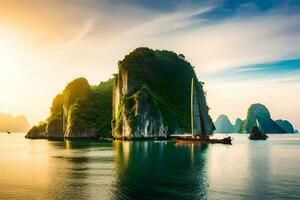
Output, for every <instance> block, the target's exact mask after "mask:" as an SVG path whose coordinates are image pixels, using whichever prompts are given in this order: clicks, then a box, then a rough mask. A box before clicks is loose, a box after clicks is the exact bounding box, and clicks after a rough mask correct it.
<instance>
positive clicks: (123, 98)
mask: <svg viewBox="0 0 300 200" xmlns="http://www.w3.org/2000/svg"><path fill="white" fill-rule="evenodd" d="M115 77H116V78H115V82H114V88H113V120H112V131H113V136H114V137H115V138H123V137H128V138H133V137H154V136H155V137H156V136H166V135H167V134H174V133H183V132H190V131H191V126H190V122H191V117H190V108H191V106H190V102H191V98H190V94H191V79H192V78H194V79H195V83H196V84H195V92H194V94H195V98H194V99H195V101H194V102H195V103H194V110H195V117H196V126H197V127H198V130H200V131H198V133H197V134H198V135H199V134H204V135H210V134H211V133H212V131H213V129H214V126H213V124H212V120H211V118H210V116H209V114H208V106H207V104H206V97H205V94H204V91H203V84H202V83H200V82H199V81H198V79H197V77H196V75H195V72H194V69H193V67H192V66H191V65H190V63H188V62H187V61H186V60H185V58H184V57H183V56H182V55H177V54H176V53H174V52H171V51H159V50H156V51H153V50H151V49H148V48H138V49H136V50H135V51H133V52H131V53H130V54H129V55H127V56H125V58H124V59H123V60H122V61H120V62H119V73H118V74H117V75H116V76H115ZM196 115H197V116H196Z"/></svg>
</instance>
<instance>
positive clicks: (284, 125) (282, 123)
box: [275, 119, 295, 133]
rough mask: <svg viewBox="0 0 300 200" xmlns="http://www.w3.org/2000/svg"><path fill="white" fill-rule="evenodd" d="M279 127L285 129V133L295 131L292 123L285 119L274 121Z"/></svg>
mask: <svg viewBox="0 0 300 200" xmlns="http://www.w3.org/2000/svg"><path fill="white" fill-rule="evenodd" d="M275 122H276V123H277V124H278V125H279V126H280V127H281V128H283V129H284V130H285V132H287V133H295V130H294V127H293V125H292V124H291V123H290V122H289V121H287V120H282V119H279V120H276V121H275Z"/></svg>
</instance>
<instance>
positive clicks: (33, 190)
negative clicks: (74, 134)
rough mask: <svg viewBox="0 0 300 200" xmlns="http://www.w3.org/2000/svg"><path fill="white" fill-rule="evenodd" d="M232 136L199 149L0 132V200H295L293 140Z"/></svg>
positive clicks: (297, 179)
mask: <svg viewBox="0 0 300 200" xmlns="http://www.w3.org/2000/svg"><path fill="white" fill-rule="evenodd" d="M216 136H217V137H224V135H218V134H217V135H216ZM232 137H233V138H234V140H233V144H232V145H223V144H211V145H203V144H202V145H200V144H176V142H174V141H168V142H165V141H164V142H156V141H145V142H142V141H135V142H128V141H127V142H120V141H114V142H100V141H68V140H61V141H48V140H29V139H25V138H24V134H22V133H12V134H11V135H9V134H7V133H0V199H1V200H2V199H3V200H11V199H18V200H44V199H50V200H52V199H53V200H62V199H75V200H76V199H92V200H94V199H95V200H96V199H97V200H98V199H153V200H154V199H172V200H173V199H300V135H299V134H294V135H289V134H285V135H283V134H282V135H275V134H274V135H270V138H269V139H268V140H267V141H250V140H248V138H247V136H246V135H243V134H242V135H239V134H232Z"/></svg>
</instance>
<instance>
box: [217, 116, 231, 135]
mask: <svg viewBox="0 0 300 200" xmlns="http://www.w3.org/2000/svg"><path fill="white" fill-rule="evenodd" d="M215 127H216V130H215V133H234V131H235V128H234V126H233V125H232V124H231V122H230V120H229V119H228V117H227V116H226V115H223V114H222V115H220V116H219V117H218V118H217V120H216V122H215Z"/></svg>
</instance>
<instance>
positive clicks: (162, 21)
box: [0, 0, 300, 129]
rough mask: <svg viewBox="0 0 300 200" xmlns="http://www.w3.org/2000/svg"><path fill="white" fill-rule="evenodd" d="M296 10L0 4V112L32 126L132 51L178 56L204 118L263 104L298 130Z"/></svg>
mask: <svg viewBox="0 0 300 200" xmlns="http://www.w3.org/2000/svg"><path fill="white" fill-rule="evenodd" d="M299 11H300V1H297V0H290V1H289V0H286V1H281V0H264V1H261V0H253V1H249V0H236V1H228V0H223V1H222V0H212V1H208V0H203V1H199V0H197V1H196V0H195V1H193V0H160V1H153V0H102V1H101V0H64V1H62V0H44V1H39V0H27V1H23V0H0V112H6V113H11V114H14V115H18V114H24V115H26V116H27V118H28V119H29V122H30V124H31V125H34V124H35V123H37V122H39V121H41V120H44V119H46V118H47V116H48V114H49V108H50V106H51V102H52V99H53V97H54V96H55V95H56V94H58V93H60V92H61V91H62V90H63V89H64V87H65V85H66V84H67V83H68V82H70V81H72V80H73V79H74V78H77V77H86V78H87V79H88V81H89V82H90V84H98V83H99V82H100V81H105V80H107V79H108V78H110V77H112V74H113V73H116V72H117V63H118V61H119V60H122V59H123V58H124V56H125V55H126V54H128V53H129V52H130V51H132V50H134V49H135V48H137V47H149V48H152V49H167V50H171V51H175V52H176V53H178V54H179V53H182V54H184V55H185V57H186V59H187V60H188V61H189V62H190V63H191V64H192V65H193V66H195V70H196V72H197V76H198V78H199V79H200V80H202V81H204V82H205V89H206V90H207V100H208V104H209V107H210V108H211V110H210V114H211V115H212V117H213V119H216V118H217V116H218V115H219V114H226V115H228V116H229V118H230V120H231V121H232V122H234V121H235V119H236V118H237V117H240V118H242V119H245V117H246V113H247V109H248V107H249V106H250V105H251V104H253V103H262V104H264V105H266V106H267V107H268V109H269V110H270V112H271V116H272V118H273V119H279V118H282V119H287V120H289V121H290V122H292V124H293V125H294V126H295V127H296V128H298V129H300V105H299V102H300V93H299V91H300V45H299V44H300V12H299Z"/></svg>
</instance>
